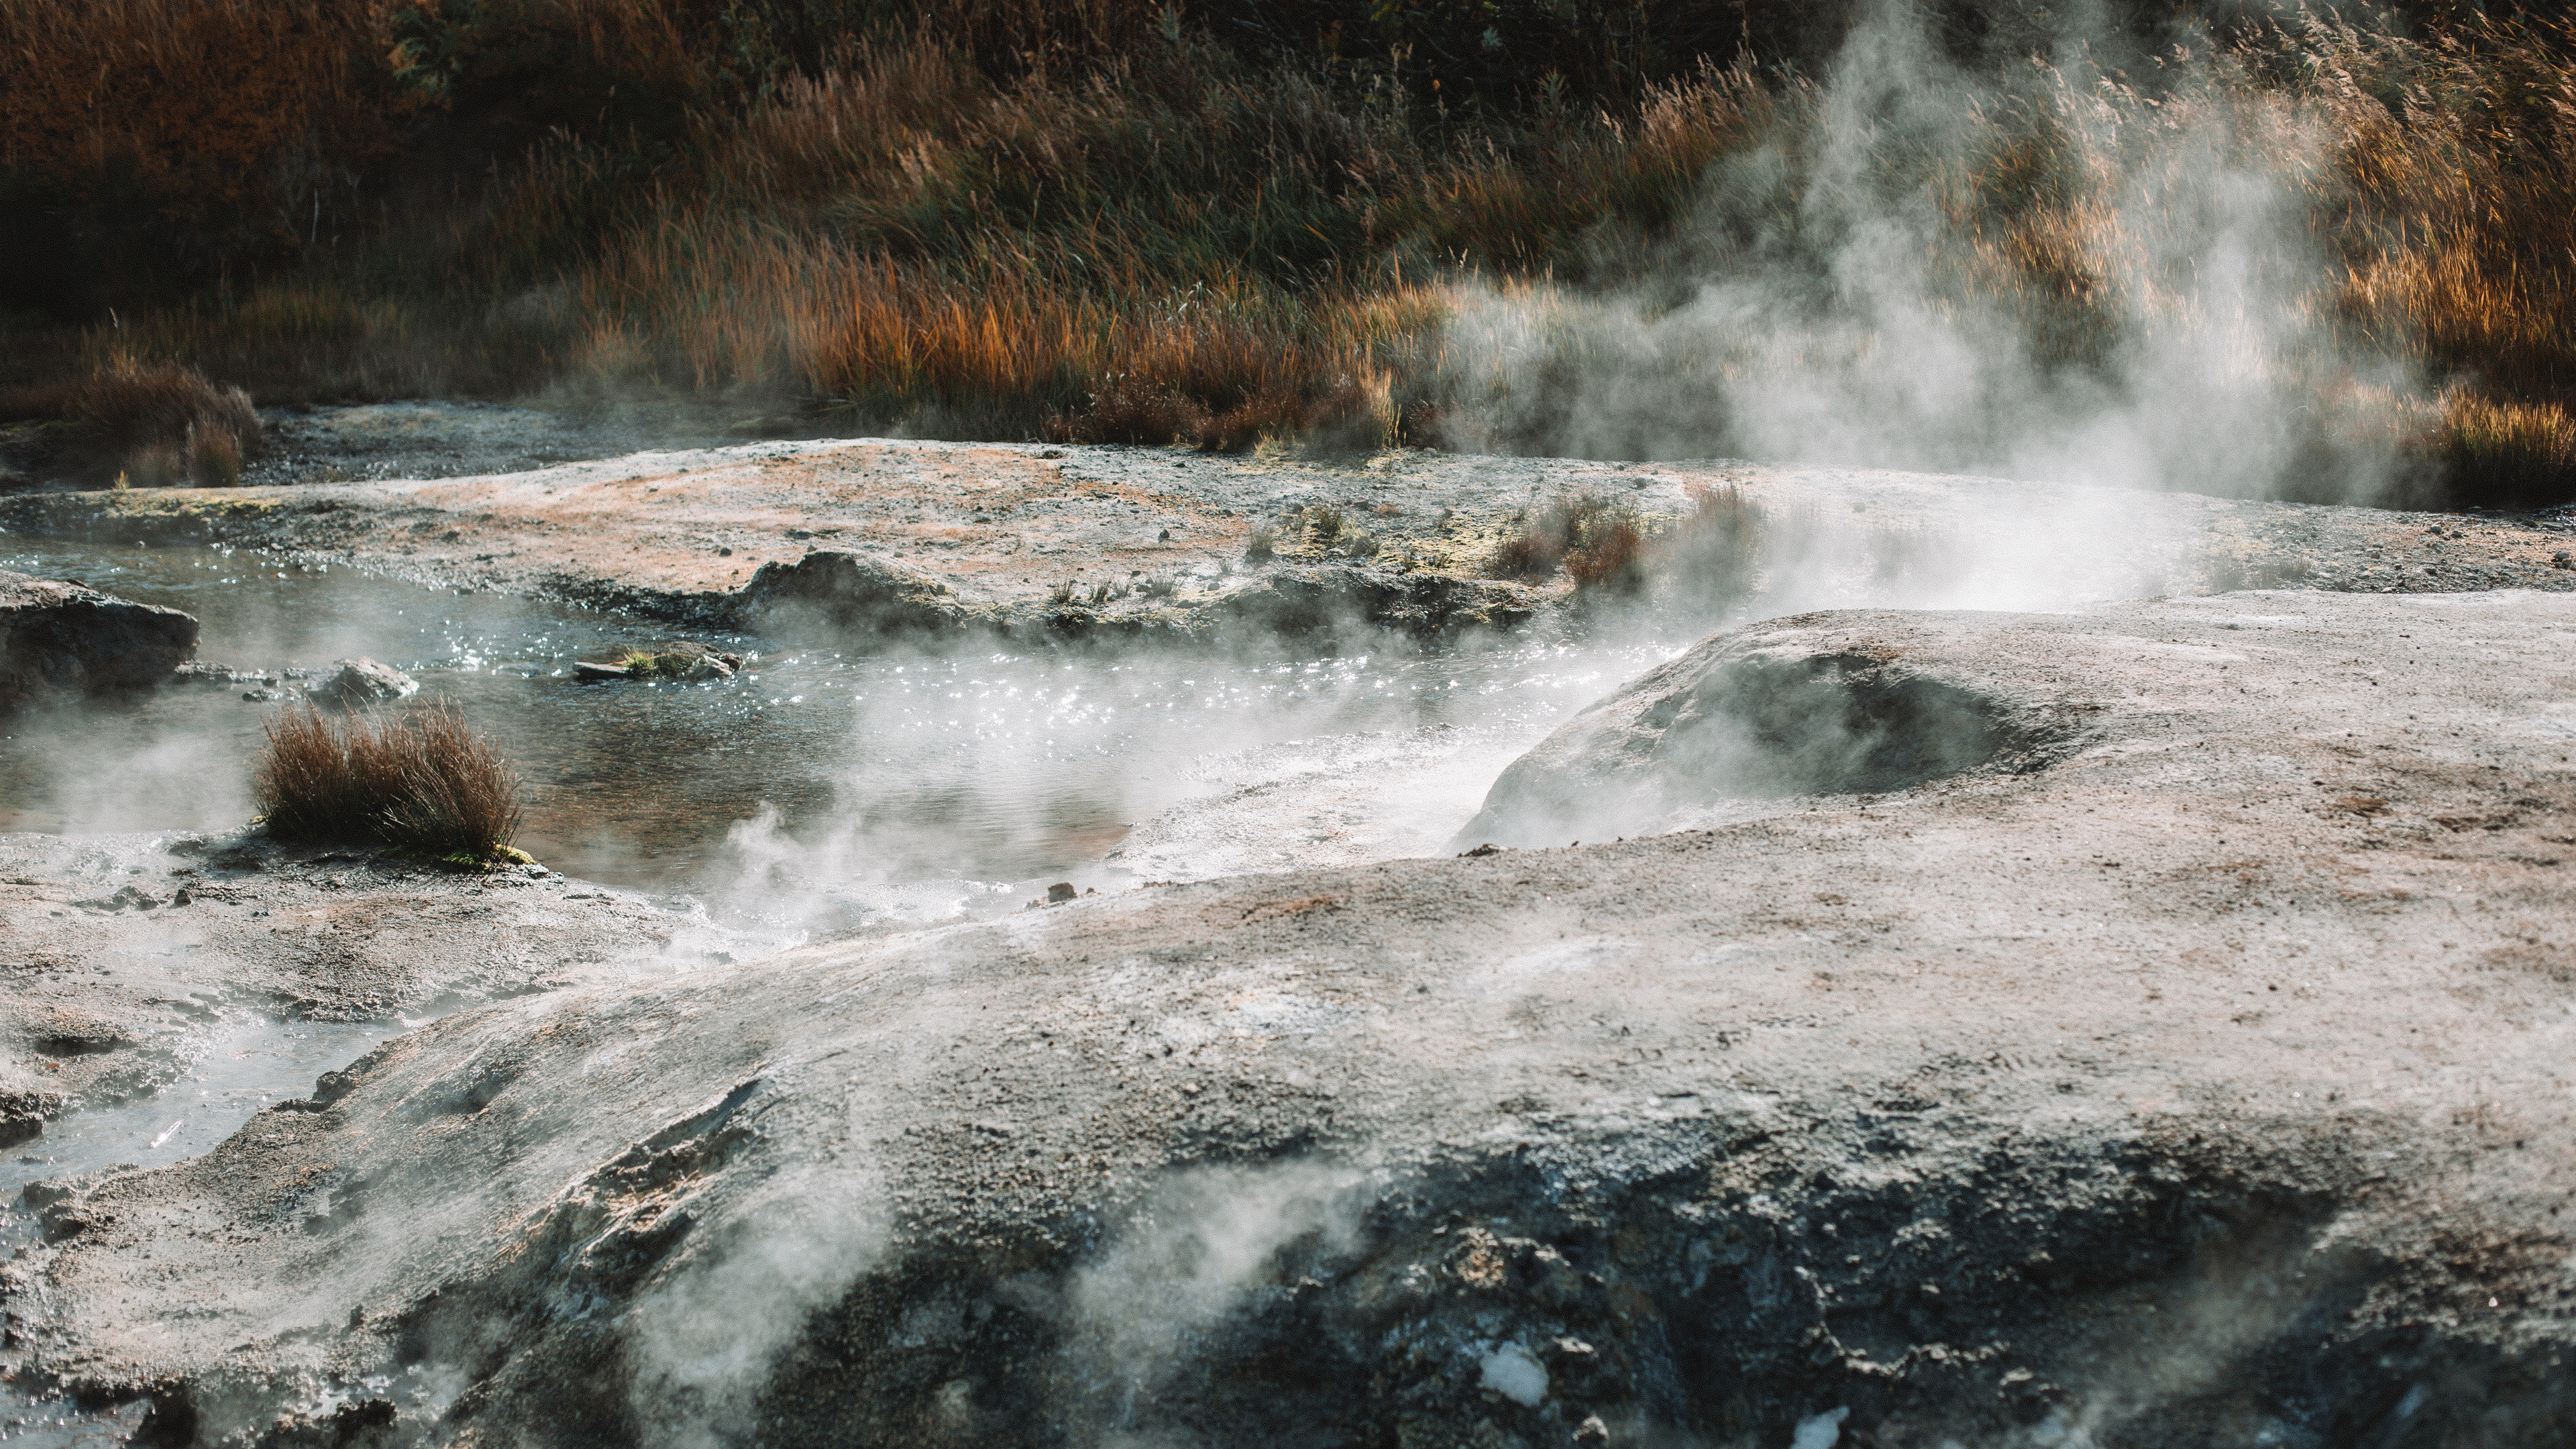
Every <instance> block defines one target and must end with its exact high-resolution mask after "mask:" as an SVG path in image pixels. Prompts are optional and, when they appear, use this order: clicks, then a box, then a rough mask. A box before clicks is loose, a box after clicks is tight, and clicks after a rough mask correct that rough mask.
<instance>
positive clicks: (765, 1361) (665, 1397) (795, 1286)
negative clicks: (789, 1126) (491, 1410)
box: [632, 1159, 890, 1449]
mask: <svg viewBox="0 0 2576 1449" xmlns="http://www.w3.org/2000/svg"><path fill="white" fill-rule="evenodd" d="M757 1192H758V1197H757V1199H756V1200H755V1201H754V1202H752V1203H751V1204H749V1205H748V1206H747V1207H745V1208H744V1209H742V1210H741V1212H740V1215H739V1217H738V1218H737V1219H736V1220H735V1221H734V1222H733V1223H731V1224H730V1225H729V1230H728V1231H727V1232H725V1233H724V1234H723V1236H722V1241H721V1242H720V1243H718V1244H717V1245H716V1246H715V1247H714V1248H713V1249H712V1250H710V1251H704V1252H702V1253H700V1254H695V1255H691V1256H688V1257H686V1258H684V1260H683V1261H682V1262H681V1263H680V1264H678V1265H677V1266H676V1269H675V1271H674V1273H673V1275H672V1276H671V1277H670V1278H669V1279H667V1280H666V1281H665V1282H663V1283H662V1284H661V1285H660V1286H659V1287H657V1288H656V1289H655V1290H654V1291H652V1292H651V1293H649V1294H647V1295H646V1296H645V1297H644V1298H642V1299H641V1300H639V1301H638V1302H637V1303H636V1305H635V1307H634V1309H633V1310H632V1321H633V1322H634V1324H635V1326H636V1327H635V1339H634V1350H633V1351H634V1355H635V1361H636V1365H637V1368H636V1374H635V1384H634V1390H633V1395H634V1404H635V1409H636V1416H637V1420H638V1422H639V1423H641V1424H642V1425H644V1426H645V1429H646V1432H647V1435H648V1436H649V1438H648V1442H650V1443H652V1444H654V1445H655V1446H657V1449H715V1446H719V1445H723V1444H729V1443H757V1442H759V1438H760V1436H759V1434H758V1433H757V1432H756V1430H757V1425H756V1424H755V1423H754V1422H753V1421H752V1417H753V1413H754V1410H755V1407H756V1404H757V1402H758V1399H759V1396H760V1393H761V1391H762V1390H763V1389H764V1388H765V1387H766V1386H767V1385H768V1384H769V1382H770V1379H771V1375H772V1372H773V1369H774V1366H775V1362H776V1360H777V1358H778V1355H779V1353H780V1352H781V1351H782V1350H783V1349H785V1348H787V1347H788V1346H789V1345H790V1344H792V1343H793V1342H794V1341H795V1340H796V1338H797V1337H798V1335H800V1334H801V1333H803V1332H804V1330H805V1320H806V1318H807V1316H808V1315H809V1314H811V1313H812V1312H814V1311H815V1310H817V1309H820V1308H823V1307H826V1306H828V1305H829V1304H831V1303H833V1302H834V1301H836V1300H838V1299H839V1298H840V1297H841V1295H842V1294H843V1293H845V1292H846V1291H847V1290H848V1289H849V1287H850V1285H851V1284H852V1283H854V1282H856V1281H857V1280H858V1278H859V1276H860V1275H861V1274H863V1273H865V1272H867V1271H868V1270H869V1269H870V1268H871V1267H874V1266H875V1265H876V1263H877V1262H878V1261H879V1259H880V1258H881V1257H882V1255H883V1253H884V1250H885V1246H886V1243H887V1240H888V1238H889V1235H890V1230H889V1227H888V1225H887V1223H886V1220H885V1217H884V1213H883V1207H884V1202H885V1197H884V1193H883V1191H882V1188H881V1184H879V1183H878V1182H877V1181H876V1180H875V1178H874V1176H873V1174H872V1173H871V1172H869V1171H867V1170H865V1169H863V1168H859V1167H854V1166H852V1165H851V1164H848V1163H843V1162H834V1161H831V1160H828V1159H823V1160H814V1161H807V1162H802V1163H799V1164H797V1165H796V1166H795V1167H793V1168H790V1169H789V1170H787V1171H784V1172H782V1173H780V1174H779V1175H778V1176H776V1177H774V1178H771V1179H769V1180H768V1181H766V1182H764V1183H762V1184H761V1185H760V1187H759V1188H758V1189H757Z"/></svg>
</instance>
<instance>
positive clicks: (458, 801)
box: [251, 704, 520, 864]
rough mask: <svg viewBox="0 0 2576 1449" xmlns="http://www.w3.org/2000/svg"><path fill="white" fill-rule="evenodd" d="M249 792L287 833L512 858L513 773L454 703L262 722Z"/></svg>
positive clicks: (465, 856)
mask: <svg viewBox="0 0 2576 1449" xmlns="http://www.w3.org/2000/svg"><path fill="white" fill-rule="evenodd" d="M267 733H268V741H267V747H266V749H265V751H264V753H263V754H262V756H261V759H260V763H259V767H258V769H257V772H256V773H255V775H254V777H253V780H252V787H251V793H252V798H253V799H254V800H255V801H256V802H257V804H258V807H259V811H260V817H261V819H262V821H263V822H264V823H265V824H266V826H267V827H268V830H269V832H270V833H271V834H273V835H275V836H277V837H279V838H280V839H286V840H374V841H380V842H382V843H384V844H386V845H390V846H393V847H395V848H397V849H402V850H408V851H412V852H415V853H418V854H422V855H427V856H431V857H434V858H438V859H442V860H451V861H457V862H472V863H476V864H481V863H484V862H488V861H493V860H501V859H509V858H514V857H515V853H514V852H512V851H511V849H510V841H511V839H512V837H514V836H515V835H517V834H518V830H519V820H520V800H519V793H520V785H519V777H518V772H517V771H516V770H515V769H513V768H512V767H511V765H510V762H509V761H508V760H506V759H504V758H503V757H502V756H501V754H500V752H499V751H498V750H495V749H494V748H493V747H492V746H491V744H490V743H489V742H488V741H486V740H484V739H483V738H481V737H480V736H478V735H476V734H475V733H474V732H473V731H472V730H470V729H468V728H467V727H466V724H465V716H464V714H463V713H462V712H461V711H459V710H458V709H457V708H456V707H455V706H453V705H449V704H438V705H432V706H429V707H428V708H426V709H421V710H416V711H412V712H410V713H409V714H407V715H401V716H390V715H377V716H365V715H349V716H345V717H341V718H337V719H334V718H329V717H326V716H324V715H323V714H322V713H321V712H320V711H318V710H315V709H313V708H312V707H310V706H307V707H305V708H304V709H303V710H301V711H295V710H288V711H284V712H281V713H280V714H279V715H277V716H276V717H274V718H272V719H271V720H270V721H269V722H268V731H267Z"/></svg>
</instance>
